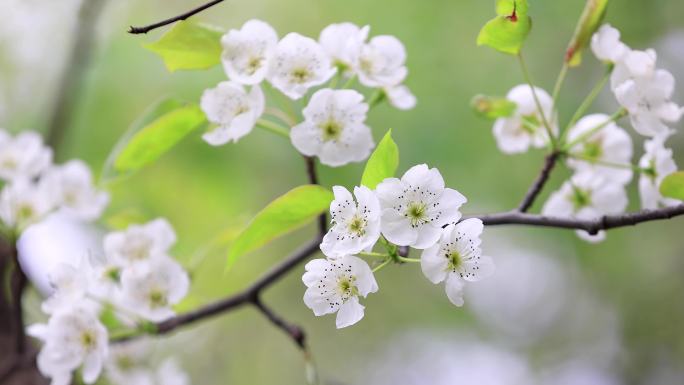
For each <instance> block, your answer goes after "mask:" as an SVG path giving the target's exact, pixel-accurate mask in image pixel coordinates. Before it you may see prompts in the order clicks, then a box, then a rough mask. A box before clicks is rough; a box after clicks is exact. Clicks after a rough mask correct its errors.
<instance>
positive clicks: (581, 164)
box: [567, 114, 633, 184]
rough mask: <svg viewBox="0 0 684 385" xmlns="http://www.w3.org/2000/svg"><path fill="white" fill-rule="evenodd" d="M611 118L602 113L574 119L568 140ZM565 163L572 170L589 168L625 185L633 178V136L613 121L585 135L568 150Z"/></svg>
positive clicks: (584, 133)
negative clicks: (568, 154)
mask: <svg viewBox="0 0 684 385" xmlns="http://www.w3.org/2000/svg"><path fill="white" fill-rule="evenodd" d="M609 121H610V117H609V116H608V115H604V114H592V115H587V116H585V117H583V118H582V119H580V120H579V121H577V124H575V125H574V126H573V127H572V128H570V130H569V131H568V137H567V139H568V142H570V143H572V142H573V141H575V140H576V139H579V138H581V137H584V136H585V135H586V134H588V133H589V132H590V131H591V130H593V129H595V128H596V127H599V126H601V125H603V124H605V123H606V122H609ZM569 152H570V154H571V155H575V156H577V157H578V158H580V159H578V158H572V157H570V158H568V166H570V167H571V168H573V169H574V170H575V171H591V172H594V173H596V174H598V175H600V176H602V177H604V178H606V179H608V180H611V181H615V182H617V183H621V184H627V183H629V181H630V180H632V168H631V164H632V153H633V146H632V138H631V137H630V136H629V134H627V132H626V131H625V130H624V129H622V128H621V127H619V126H618V125H617V124H615V123H614V122H610V123H608V124H605V126H604V127H603V128H601V129H600V130H598V131H596V132H595V133H593V134H591V135H590V136H588V137H586V138H585V139H584V140H583V141H581V142H580V143H577V144H576V145H574V146H573V147H572V148H570V149H569ZM601 162H607V163H614V164H618V165H623V166H625V167H623V168H620V167H611V166H607V165H605V163H604V164H601Z"/></svg>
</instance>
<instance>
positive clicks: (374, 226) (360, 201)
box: [321, 186, 380, 258]
mask: <svg viewBox="0 0 684 385" xmlns="http://www.w3.org/2000/svg"><path fill="white" fill-rule="evenodd" d="M333 192H334V193H335V200H333V201H332V203H330V216H331V217H332V227H331V228H330V230H329V231H328V233H327V234H326V235H325V237H323V242H322V243H321V250H322V251H323V254H325V255H326V256H328V257H330V258H334V257H340V256H344V255H352V254H358V253H360V252H361V251H364V250H370V249H372V248H373V245H375V242H377V241H378V238H380V201H378V198H377V196H375V193H373V191H371V190H370V189H369V188H368V187H366V186H361V187H354V196H355V197H356V202H354V198H353V197H352V194H351V193H350V192H349V190H347V189H346V188H344V187H342V186H334V187H333Z"/></svg>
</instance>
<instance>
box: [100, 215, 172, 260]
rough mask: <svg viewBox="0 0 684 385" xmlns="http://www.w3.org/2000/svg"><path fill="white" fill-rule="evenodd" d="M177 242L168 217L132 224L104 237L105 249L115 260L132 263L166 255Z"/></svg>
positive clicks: (106, 253)
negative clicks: (141, 223)
mask: <svg viewBox="0 0 684 385" xmlns="http://www.w3.org/2000/svg"><path fill="white" fill-rule="evenodd" d="M174 243H176V233H175V232H174V231H173V227H171V224H169V222H168V221H167V220H166V219H163V218H159V219H155V220H153V221H150V222H148V223H146V224H144V225H131V226H129V227H128V228H127V229H126V230H124V231H115V232H111V233H109V234H107V235H106V236H105V238H104V251H105V255H106V256H107V258H109V259H111V260H112V261H113V262H121V263H122V264H124V265H131V264H135V263H139V262H143V261H148V260H151V259H157V258H160V257H165V256H166V254H167V252H168V251H169V249H170V248H171V246H173V244H174Z"/></svg>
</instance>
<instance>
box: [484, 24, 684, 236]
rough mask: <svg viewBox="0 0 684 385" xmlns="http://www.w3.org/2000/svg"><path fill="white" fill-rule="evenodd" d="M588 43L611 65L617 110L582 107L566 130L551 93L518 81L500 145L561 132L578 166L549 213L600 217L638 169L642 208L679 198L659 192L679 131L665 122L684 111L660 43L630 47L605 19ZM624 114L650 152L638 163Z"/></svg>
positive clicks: (514, 146) (519, 144) (519, 147)
mask: <svg viewBox="0 0 684 385" xmlns="http://www.w3.org/2000/svg"><path fill="white" fill-rule="evenodd" d="M591 48H592V51H593V52H594V54H595V56H596V57H597V58H598V59H599V60H601V61H602V62H604V63H605V64H606V66H607V68H608V70H609V74H610V79H609V80H610V86H611V90H612V91H613V94H614V95H615V98H616V100H617V101H618V103H619V105H620V107H621V108H620V110H618V111H617V112H616V113H615V114H613V115H612V116H609V115H606V114H600V113H597V114H589V115H586V116H583V117H582V116H581V115H579V114H578V115H579V116H577V119H576V120H575V119H573V120H572V121H571V123H570V124H569V127H568V128H567V129H566V130H565V131H562V132H561V131H560V130H559V128H558V121H557V112H556V111H555V105H554V102H555V101H554V100H553V98H552V97H551V96H550V95H549V94H548V93H547V92H546V91H544V90H542V89H540V88H537V87H535V88H532V87H530V86H529V85H519V86H516V87H514V88H513V89H512V90H511V91H510V92H509V93H508V95H507V97H506V98H507V100H509V101H510V102H512V104H513V105H514V106H515V108H514V111H513V113H512V114H511V115H510V116H506V117H501V118H499V119H497V120H496V122H495V123H494V128H493V132H494V136H495V138H496V141H497V144H498V147H499V148H500V150H501V151H502V152H504V153H507V154H513V153H521V152H525V151H527V150H528V149H529V148H530V147H537V148H540V147H552V146H554V143H552V141H551V138H550V137H549V134H551V135H552V136H553V137H554V138H555V139H557V142H558V143H556V144H555V145H556V147H555V148H554V151H557V152H558V153H559V154H560V159H561V160H562V161H564V162H565V164H566V165H567V166H568V167H569V168H570V169H571V170H573V172H574V174H573V176H572V177H571V178H570V179H569V180H568V181H566V182H565V183H564V184H563V185H562V186H561V188H560V189H559V190H558V191H556V192H554V193H553V194H551V196H550V198H549V200H548V201H547V202H546V204H545V205H544V207H543V210H542V211H543V214H545V215H549V216H563V217H572V218H578V219H595V218H598V217H601V216H603V215H608V214H618V213H621V212H624V211H625V209H626V208H627V205H628V198H627V192H626V187H627V185H628V184H629V183H630V182H631V181H632V178H633V174H634V172H637V173H639V192H640V196H641V205H642V207H643V208H644V209H656V208H659V207H663V206H668V205H674V204H678V201H676V200H673V199H668V198H664V197H663V196H662V195H661V194H660V192H659V185H660V183H661V182H662V180H663V179H664V178H665V177H666V176H667V175H668V174H670V173H673V172H675V171H676V170H677V167H676V165H675V163H674V160H673V157H672V151H671V150H670V149H668V148H666V147H665V142H666V140H667V138H668V137H669V136H670V135H672V133H674V130H672V129H670V128H669V126H668V125H669V124H672V123H676V122H677V121H679V120H680V118H681V117H682V115H683V114H684V109H683V108H682V107H680V106H678V105H677V104H675V103H673V102H672V101H671V100H670V98H671V96H672V93H673V90H674V78H673V76H672V74H670V73H669V72H668V71H666V70H664V69H658V68H657V67H656V53H655V51H653V50H650V49H649V50H646V51H640V50H633V49H631V48H629V47H628V46H627V45H625V44H624V43H623V42H621V41H620V33H619V31H618V30H616V29H615V28H613V27H611V26H610V25H607V24H606V25H603V26H602V27H601V28H600V29H599V30H598V31H597V32H596V33H595V34H594V36H593V37H592V40H591ZM607 76H608V75H607ZM606 80H608V78H606ZM579 111H581V112H584V110H582V109H580V110H579ZM627 115H628V116H629V119H630V122H631V126H632V127H633V128H634V131H635V132H636V133H638V134H640V135H641V136H644V137H646V140H645V143H644V149H645V152H644V154H643V156H642V157H641V159H640V160H639V162H638V164H636V165H635V164H632V158H633V155H634V145H633V141H632V137H631V136H630V134H629V133H628V132H627V131H626V130H625V129H623V128H622V127H620V126H619V125H618V123H617V121H618V120H619V119H620V118H622V117H624V116H627ZM578 235H579V236H580V237H581V238H583V239H585V240H588V241H600V240H602V239H604V238H605V234H604V233H603V232H601V233H599V234H596V235H589V234H587V233H586V232H582V231H578Z"/></svg>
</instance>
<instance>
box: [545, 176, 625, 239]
mask: <svg viewBox="0 0 684 385" xmlns="http://www.w3.org/2000/svg"><path fill="white" fill-rule="evenodd" d="M625 208H627V193H626V191H625V187H624V186H623V185H622V184H620V183H615V182H612V181H609V180H607V179H605V178H603V177H601V176H598V175H595V174H594V173H592V172H590V171H585V172H580V173H577V174H575V175H573V176H572V178H571V179H570V180H569V181H567V182H565V183H564V184H563V185H562V186H561V188H560V190H558V191H556V192H554V193H552V194H551V197H550V198H549V199H548V200H547V201H546V203H545V204H544V207H543V209H542V214H543V215H546V216H554V217H570V218H577V219H597V218H600V217H601V216H603V215H613V214H619V213H622V212H624V211H625ZM577 235H578V236H579V237H580V238H582V239H583V240H585V241H588V242H601V241H603V240H604V239H605V237H606V234H605V232H604V231H599V232H598V234H595V235H591V234H589V233H587V232H586V231H583V230H577Z"/></svg>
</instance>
